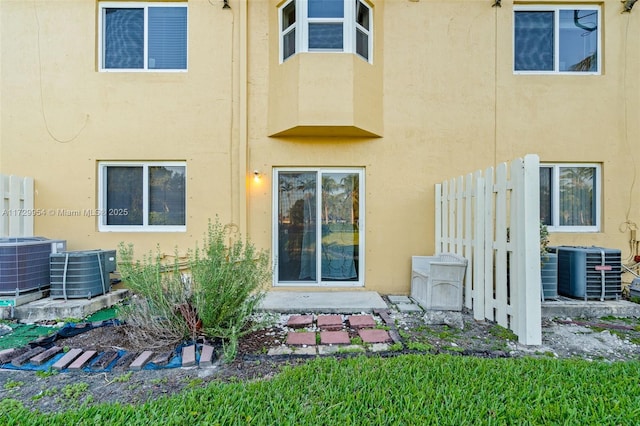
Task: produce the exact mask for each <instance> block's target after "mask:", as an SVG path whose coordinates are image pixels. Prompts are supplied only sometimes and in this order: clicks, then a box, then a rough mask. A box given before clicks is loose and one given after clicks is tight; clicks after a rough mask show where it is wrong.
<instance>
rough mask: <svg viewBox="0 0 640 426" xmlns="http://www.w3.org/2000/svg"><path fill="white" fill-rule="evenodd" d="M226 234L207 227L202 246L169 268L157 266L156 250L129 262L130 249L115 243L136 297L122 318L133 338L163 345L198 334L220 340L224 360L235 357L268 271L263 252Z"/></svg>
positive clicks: (122, 269) (227, 229) (218, 228)
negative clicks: (182, 261)
mask: <svg viewBox="0 0 640 426" xmlns="http://www.w3.org/2000/svg"><path fill="white" fill-rule="evenodd" d="M230 229H232V227H231V226H223V225H221V224H220V223H219V221H218V220H216V222H215V223H211V222H209V226H208V231H207V234H206V236H205V239H204V244H203V247H202V248H200V247H198V246H196V248H195V249H194V250H192V251H189V252H188V254H187V260H186V261H185V262H184V263H180V262H179V260H178V256H177V253H176V257H175V260H174V262H173V264H172V265H167V264H165V263H163V262H162V259H161V256H160V254H159V250H158V252H157V254H156V255H155V256H153V255H152V254H151V253H150V254H148V255H147V256H145V257H144V258H143V261H142V262H141V261H134V253H133V246H132V245H131V244H129V245H126V246H125V245H124V244H122V243H121V244H120V247H119V251H120V259H121V262H122V263H121V264H120V266H119V269H120V272H121V274H122V279H123V281H124V282H125V283H126V285H127V286H128V287H129V288H130V289H131V291H132V292H133V293H134V295H135V296H134V298H133V299H132V303H131V304H130V305H129V307H128V308H126V309H124V310H123V312H122V316H123V319H124V320H125V321H126V322H127V324H129V325H131V326H133V327H132V328H133V329H134V331H133V332H134V333H139V334H140V338H143V337H142V336H143V335H146V336H148V337H151V338H153V340H156V341H164V342H167V343H178V342H179V341H181V340H185V339H187V338H191V339H195V338H196V337H197V336H199V335H202V336H205V337H207V338H210V339H221V340H222V342H223V345H224V355H225V359H226V360H231V359H233V358H235V355H236V353H237V345H238V339H239V338H240V337H241V336H242V335H243V334H244V333H247V332H249V331H252V330H253V328H252V327H251V324H249V319H250V315H251V314H252V312H253V310H254V308H255V307H256V306H257V304H258V303H259V302H260V301H261V300H262V298H263V297H264V294H265V291H264V288H265V285H266V284H267V283H268V282H269V281H270V278H271V268H270V265H269V256H268V254H267V253H266V252H265V251H260V250H257V249H256V248H255V247H254V245H253V244H252V243H251V242H250V241H249V240H248V239H247V240H244V241H243V240H242V239H241V238H240V237H239V236H238V235H234V233H232V232H230ZM233 237H235V238H233ZM227 239H230V241H231V242H230V243H229V244H228V245H227V244H226V243H225V241H227ZM182 270H185V272H182ZM254 326H255V325H254ZM146 340H148V339H146Z"/></svg>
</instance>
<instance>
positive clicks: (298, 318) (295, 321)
mask: <svg viewBox="0 0 640 426" xmlns="http://www.w3.org/2000/svg"><path fill="white" fill-rule="evenodd" d="M311 324H313V315H291V316H290V317H289V320H288V321H287V327H291V328H303V327H308V326H310V325H311Z"/></svg>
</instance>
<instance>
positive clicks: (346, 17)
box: [279, 0, 373, 62]
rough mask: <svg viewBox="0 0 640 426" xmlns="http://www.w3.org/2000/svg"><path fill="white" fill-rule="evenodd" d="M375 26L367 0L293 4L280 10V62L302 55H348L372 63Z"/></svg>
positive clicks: (293, 0) (299, 0)
mask: <svg viewBox="0 0 640 426" xmlns="http://www.w3.org/2000/svg"><path fill="white" fill-rule="evenodd" d="M372 26H373V12H372V8H371V6H369V4H368V3H366V2H365V1H364V0H289V1H288V2H285V3H284V4H283V5H282V6H280V9H279V32H280V60H281V61H284V60H286V59H287V58H289V57H291V56H292V55H294V54H296V53H299V52H346V53H355V54H357V55H358V56H360V57H362V58H363V59H365V60H367V61H369V62H371V61H372V50H373V34H372V30H373V28H372Z"/></svg>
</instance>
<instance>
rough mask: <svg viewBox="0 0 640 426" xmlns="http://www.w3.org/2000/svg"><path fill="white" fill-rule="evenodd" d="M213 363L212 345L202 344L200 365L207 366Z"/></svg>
mask: <svg viewBox="0 0 640 426" xmlns="http://www.w3.org/2000/svg"><path fill="white" fill-rule="evenodd" d="M212 364H213V346H211V345H202V352H201V353H200V367H209V366H210V365H212Z"/></svg>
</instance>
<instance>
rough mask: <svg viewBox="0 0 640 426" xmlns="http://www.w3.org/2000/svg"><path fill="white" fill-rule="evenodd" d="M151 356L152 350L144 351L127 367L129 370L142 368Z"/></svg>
mask: <svg viewBox="0 0 640 426" xmlns="http://www.w3.org/2000/svg"><path fill="white" fill-rule="evenodd" d="M152 356H153V351H144V352H142V353H141V354H140V355H138V357H137V358H136V359H134V360H133V362H132V363H131V365H130V366H129V368H130V369H131V370H142V368H143V367H144V366H145V365H146V363H147V362H149V360H150V359H151V357H152Z"/></svg>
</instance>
